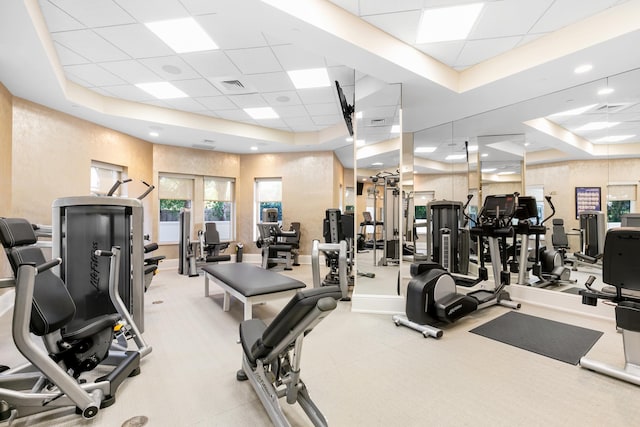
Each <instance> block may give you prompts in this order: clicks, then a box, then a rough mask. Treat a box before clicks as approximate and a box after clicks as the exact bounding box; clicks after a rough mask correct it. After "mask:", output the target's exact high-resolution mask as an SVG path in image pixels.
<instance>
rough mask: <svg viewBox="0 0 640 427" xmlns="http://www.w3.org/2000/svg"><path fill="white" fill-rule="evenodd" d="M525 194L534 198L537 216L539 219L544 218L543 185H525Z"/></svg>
mask: <svg viewBox="0 0 640 427" xmlns="http://www.w3.org/2000/svg"><path fill="white" fill-rule="evenodd" d="M527 196H532V197H535V198H536V205H537V206H538V218H539V219H540V221H542V220H543V219H544V203H545V201H544V200H545V199H544V187H543V186H542V185H527Z"/></svg>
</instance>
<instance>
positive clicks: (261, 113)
mask: <svg viewBox="0 0 640 427" xmlns="http://www.w3.org/2000/svg"><path fill="white" fill-rule="evenodd" d="M244 112H245V113H247V114H248V115H250V116H251V118H252V119H255V120H265V119H278V118H280V116H278V113H276V112H275V110H274V109H273V108H271V107H258V108H245V109H244Z"/></svg>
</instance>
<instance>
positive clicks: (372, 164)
mask: <svg viewBox="0 0 640 427" xmlns="http://www.w3.org/2000/svg"><path fill="white" fill-rule="evenodd" d="M382 165H384V163H382V162H375V163H371V166H382Z"/></svg>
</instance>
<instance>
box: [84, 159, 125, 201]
mask: <svg viewBox="0 0 640 427" xmlns="http://www.w3.org/2000/svg"><path fill="white" fill-rule="evenodd" d="M123 170H124V168H123V167H122V166H117V165H112V164H109V163H102V162H97V161H93V160H92V161H91V185H90V189H89V191H90V192H91V193H92V194H96V195H99V196H105V195H107V193H108V192H109V190H110V189H111V187H112V186H113V184H115V183H116V181H121V180H122V179H123V176H122V175H123ZM123 190H124V188H123V186H120V187H119V188H118V189H117V190H116V192H115V193H114V194H113V195H114V196H121V195H126V193H125V191H123Z"/></svg>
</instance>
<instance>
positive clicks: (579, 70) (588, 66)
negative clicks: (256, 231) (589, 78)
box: [573, 64, 593, 74]
mask: <svg viewBox="0 0 640 427" xmlns="http://www.w3.org/2000/svg"><path fill="white" fill-rule="evenodd" d="M592 68H593V65H591V64H582V65H579V66H577V67H576V68H575V69H574V70H573V72H574V73H576V74H583V73H586V72H588V71H591V69H592Z"/></svg>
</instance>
